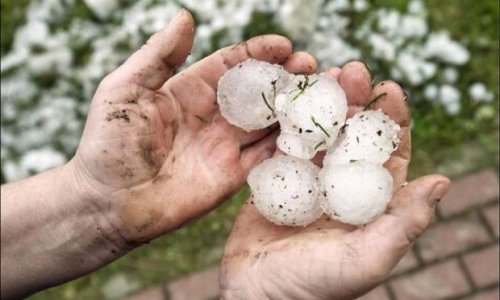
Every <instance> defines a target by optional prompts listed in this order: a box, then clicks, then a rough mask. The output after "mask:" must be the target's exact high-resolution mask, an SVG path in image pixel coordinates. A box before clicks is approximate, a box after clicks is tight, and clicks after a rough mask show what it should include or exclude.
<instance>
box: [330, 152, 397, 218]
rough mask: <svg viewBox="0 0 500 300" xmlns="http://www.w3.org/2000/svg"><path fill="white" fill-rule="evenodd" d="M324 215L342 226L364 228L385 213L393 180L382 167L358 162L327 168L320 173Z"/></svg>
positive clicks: (331, 165)
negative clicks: (341, 223) (349, 225)
mask: <svg viewBox="0 0 500 300" xmlns="http://www.w3.org/2000/svg"><path fill="white" fill-rule="evenodd" d="M320 183H321V198H320V205H321V207H322V209H323V211H324V212H325V213H326V214H327V215H329V216H331V217H332V218H333V219H336V220H339V221H341V222H343V223H347V224H353V225H362V224H366V223H369V222H371V221H372V220H374V219H375V218H376V217H377V216H379V215H381V214H383V213H384V211H385V209H386V207H387V204H388V203H389V201H390V200H391V197H392V188H393V187H392V177H391V174H389V171H387V169H385V168H384V167H383V166H382V165H381V164H373V163H370V162H366V161H357V162H353V163H349V164H339V165H334V164H330V165H326V166H324V167H323V169H322V170H321V172H320Z"/></svg>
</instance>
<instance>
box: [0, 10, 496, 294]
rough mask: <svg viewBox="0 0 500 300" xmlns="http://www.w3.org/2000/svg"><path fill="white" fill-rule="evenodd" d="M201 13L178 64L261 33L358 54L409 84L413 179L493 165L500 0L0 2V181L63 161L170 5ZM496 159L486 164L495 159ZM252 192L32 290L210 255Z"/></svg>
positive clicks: (328, 54) (96, 283)
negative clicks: (98, 98)
mask: <svg viewBox="0 0 500 300" xmlns="http://www.w3.org/2000/svg"><path fill="white" fill-rule="evenodd" d="M181 7H184V8H187V9H188V10H190V11H191V12H192V13H193V15H194V17H195V19H196V23H197V29H196V31H197V35H196V40H195V46H194V48H193V51H192V53H191V55H190V57H189V58H188V61H187V63H186V65H185V66H189V65H190V64H191V63H193V62H195V61H197V60H199V59H200V58H202V57H204V56H206V55H208V54H210V53H211V52H213V51H214V50H216V49H218V48H220V47H223V46H226V45H230V44H233V43H237V42H239V41H241V40H243V39H247V38H249V37H252V36H255V35H259V34H263V33H279V34H282V35H285V36H288V37H289V38H290V39H291V40H292V41H293V42H294V44H295V48H296V49H300V50H307V51H310V52H311V53H312V54H313V55H315V56H316V57H317V59H318V61H319V64H320V67H321V68H325V67H329V66H341V65H343V64H344V63H346V62H348V61H350V60H363V61H365V62H366V63H367V64H368V66H369V68H370V69H371V71H372V74H373V75H374V77H375V80H374V81H375V82H377V81H381V80H385V79H393V80H395V81H397V82H398V83H400V84H401V85H402V86H403V87H404V89H405V91H406V93H407V94H408V98H409V104H410V106H411V111H412V116H413V123H412V139H413V158H412V164H411V166H410V174H409V177H410V179H412V178H415V177H417V176H420V175H422V174H425V173H430V172H440V173H443V174H446V175H448V176H451V177H453V178H456V177H458V176H461V175H463V174H468V173H471V172H475V171H477V170H481V169H484V168H487V167H493V168H497V165H498V162H499V158H498V141H499V133H498V128H499V127H498V126H499V119H498V95H499V90H498V87H499V85H498V82H499V73H498V63H499V61H498V52H499V36H498V24H499V6H498V1H496V0H482V1H474V2H472V1H470V0H442V1H432V0H426V1H423V0H411V1H410V0H385V1H382V0H311V1H298V0H270V1H265V0H234V1H229V0H226V1H224V0H205V1H195V0H171V1H169V0H138V1H132V0H31V1H30V0H16V1H9V0H1V16H2V18H1V25H2V26H1V30H2V31H1V76H2V79H1V97H2V104H1V163H2V166H1V181H2V183H5V182H9V181H15V180H19V179H21V178H24V177H27V176H29V175H31V174H35V173H37V172H41V171H44V170H46V169H49V168H52V167H55V166H57V165H61V164H64V163H65V162H66V161H67V160H68V159H69V158H71V156H72V155H73V154H74V151H75V149H76V147H77V145H78V142H79V139H80V136H81V132H82V129H83V124H84V121H85V118H86V114H87V109H88V106H89V103H90V100H91V99H92V95H93V93H94V91H95V89H96V86H97V84H98V83H99V81H100V80H101V79H102V78H103V77H104V76H105V75H106V74H107V73H109V72H110V71H112V70H114V69H115V68H116V67H117V66H118V65H119V64H120V63H121V62H122V61H123V60H124V59H125V58H127V57H128V55H130V54H131V53H132V52H133V51H134V50H135V49H137V48H139V47H140V45H141V44H142V43H144V42H145V40H146V39H147V37H148V36H150V35H151V34H152V33H153V32H155V31H157V30H159V29H161V28H163V27H164V26H165V25H166V24H168V22H169V21H170V20H171V19H172V17H173V16H174V15H175V13H176V12H177V11H178V9H179V8H181ZM495 170H496V169H495ZM248 194H249V191H248V189H247V188H244V189H243V190H242V191H241V192H240V193H239V194H238V195H236V196H235V197H233V199H231V200H230V201H228V202H226V203H225V204H223V205H222V206H221V207H219V208H218V209H217V210H215V211H213V212H211V213H210V214H209V216H208V217H205V218H203V219H202V220H199V221H196V222H195V223H193V224H191V225H189V226H187V227H186V228H183V229H181V230H178V231H177V232H175V233H173V234H170V235H168V236H165V237H162V238H159V239H157V240H155V241H154V242H152V243H150V244H149V245H147V246H144V247H141V248H139V249H137V250H135V251H133V252H132V253H130V254H128V255H127V256H125V257H123V258H121V259H119V260H118V261H116V262H114V263H112V264H110V265H108V266H107V267H105V268H103V269H101V270H99V271H97V272H95V273H93V274H90V275H88V276H86V277H84V278H81V279H78V280H75V281H73V282H71V283H68V284H66V285H63V286H61V287H56V288H53V289H50V290H48V291H45V292H42V293H39V294H37V295H35V296H33V297H31V298H30V299H107V298H113V297H117V295H116V294H113V293H111V294H110V292H109V290H110V285H113V284H114V283H113V282H116V281H117V280H118V281H121V282H125V284H123V285H122V286H123V287H124V288H122V291H121V294H119V295H118V297H121V296H122V295H125V294H129V293H133V292H135V291H138V290H141V289H144V288H146V287H148V286H153V285H156V284H158V283H161V282H165V281H168V280H171V279H173V278H177V277H179V276H182V275H184V274H187V273H191V272H194V271H197V270H202V269H204V268H206V267H208V266H213V265H216V264H217V263H218V262H219V260H220V258H221V253H222V250H223V246H224V241H225V239H226V237H227V235H228V233H229V230H230V229H231V226H232V223H233V220H234V217H235V215H236V213H237V211H238V208H239V206H240V204H241V203H242V201H243V200H244V198H245V197H247V196H248Z"/></svg>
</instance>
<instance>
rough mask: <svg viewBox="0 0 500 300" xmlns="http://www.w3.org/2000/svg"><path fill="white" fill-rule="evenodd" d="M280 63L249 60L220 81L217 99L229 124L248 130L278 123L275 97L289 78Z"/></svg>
mask: <svg viewBox="0 0 500 300" xmlns="http://www.w3.org/2000/svg"><path fill="white" fill-rule="evenodd" d="M290 77H291V74H289V73H288V72H286V71H285V69H283V67H282V66H281V65H277V64H270V63H268V62H264V61H258V60H255V59H248V60H246V61H245V62H243V63H239V64H237V65H236V66H235V67H233V68H231V69H230V70H228V71H227V72H226V73H225V74H224V76H222V78H221V79H220V80H219V85H218V88H217V102H218V104H219V107H220V111H221V113H222V116H224V117H225V118H226V120H228V122H229V123H231V124H233V125H235V126H238V127H240V128H242V129H244V130H246V131H251V130H256V129H261V128H265V127H267V126H269V125H271V124H272V123H274V122H276V114H275V112H274V100H275V98H276V95H277V94H278V93H279V92H280V91H281V90H282V89H283V88H284V87H285V86H286V85H287V83H288V82H289V81H290Z"/></svg>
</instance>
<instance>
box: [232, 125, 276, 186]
mask: <svg viewBox="0 0 500 300" xmlns="http://www.w3.org/2000/svg"><path fill="white" fill-rule="evenodd" d="M278 134H279V130H275V131H273V132H272V133H271V134H269V135H268V136H266V137H265V138H263V139H262V140H260V141H258V142H257V143H255V144H254V145H252V146H250V147H248V148H246V149H244V150H243V151H242V152H241V155H240V156H241V158H240V164H241V167H242V169H243V171H244V173H245V178H246V177H247V175H248V173H249V172H250V170H251V169H252V168H253V167H255V166H256V165H258V164H260V163H261V162H262V161H263V160H265V159H268V158H270V157H271V156H272V155H273V153H274V151H275V150H276V138H277V137H278Z"/></svg>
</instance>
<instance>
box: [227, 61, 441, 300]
mask: <svg viewBox="0 0 500 300" xmlns="http://www.w3.org/2000/svg"><path fill="white" fill-rule="evenodd" d="M326 73H328V74H330V75H331V76H334V77H335V78H337V79H338V80H339V83H340V85H341V86H342V88H343V89H344V90H345V92H346V95H347V99H348V102H349V113H348V116H352V115H353V114H354V113H356V112H358V111H360V110H362V109H363V106H364V105H365V104H366V103H367V102H368V101H369V99H372V98H373V97H374V96H376V95H379V94H382V93H387V94H386V95H385V96H384V97H382V98H380V100H378V101H377V102H375V103H374V104H373V105H371V106H370V108H371V109H378V108H381V109H382V110H383V111H384V112H385V113H386V114H388V115H389V116H390V117H391V118H392V119H393V120H395V121H396V122H397V123H398V124H399V125H400V126H401V128H402V131H401V133H400V139H401V141H402V142H401V144H400V145H399V148H398V149H397V150H396V151H395V152H394V153H393V155H392V156H391V158H390V160H389V161H388V162H386V164H385V167H387V168H388V169H389V171H390V173H391V175H392V176H393V178H394V186H395V194H394V197H393V199H392V201H391V203H390V205H389V208H388V210H387V212H386V214H384V215H383V216H381V217H380V218H378V219H377V220H375V221H374V222H372V223H371V224H368V225H366V226H362V227H359V228H357V227H354V226H349V225H346V224H342V223H340V222H337V221H334V220H330V219H329V218H327V217H326V216H323V217H322V218H321V219H320V220H318V221H317V222H315V223H313V224H311V225H310V226H307V227H284V226H277V225H274V224H272V223H271V222H269V221H267V220H266V219H264V217H262V216H261V215H260V214H259V212H258V211H257V210H256V208H255V206H254V205H252V204H251V202H249V201H247V202H246V203H245V205H244V206H243V208H242V209H241V212H240V215H239V216H238V219H237V221H236V223H235V225H234V228H233V231H232V233H231V236H230V238H229V241H228V243H227V245H226V249H225V251H224V257H223V261H222V265H221V290H222V295H223V298H225V299H352V298H356V297H357V296H360V295H362V294H363V293H365V292H367V291H368V290H370V289H371V288H373V287H375V286H376V285H377V284H378V283H380V282H381V281H382V280H383V279H384V278H385V277H386V276H387V275H388V274H389V272H390V271H391V269H393V268H394V267H395V265H396V264H397V262H398V261H399V259H400V258H401V257H402V256H403V255H404V254H405V252H406V251H407V250H408V249H409V247H410V246H411V244H412V243H413V242H414V241H415V239H416V238H417V237H418V236H420V235H421V234H422V232H423V231H424V230H425V229H426V228H427V226H428V225H429V223H430V221H431V218H432V215H433V213H434V206H435V205H436V202H437V201H438V200H439V199H440V198H442V197H443V196H444V194H445V193H446V192H447V190H448V186H449V180H448V179H447V178H445V177H442V176H439V175H431V176H426V177H422V178H419V179H417V180H415V181H412V182H410V183H409V184H407V185H406V186H404V185H402V184H403V183H404V181H405V178H406V172H407V167H408V163H409V161H410V152H411V150H410V129H409V127H408V126H409V124H410V117H409V113H408V108H407V105H406V96H405V94H404V92H403V91H402V90H401V88H400V87H399V85H397V84H396V83H394V82H392V81H384V82H381V83H379V84H377V85H376V86H375V87H374V88H373V90H372V88H371V84H370V83H371V78H370V73H369V72H368V70H367V68H366V67H365V65H364V64H362V63H359V62H352V63H348V64H347V65H345V66H344V67H343V68H342V70H341V69H338V68H332V69H328V70H326ZM316 159H318V158H316ZM319 159H320V160H321V158H319Z"/></svg>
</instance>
